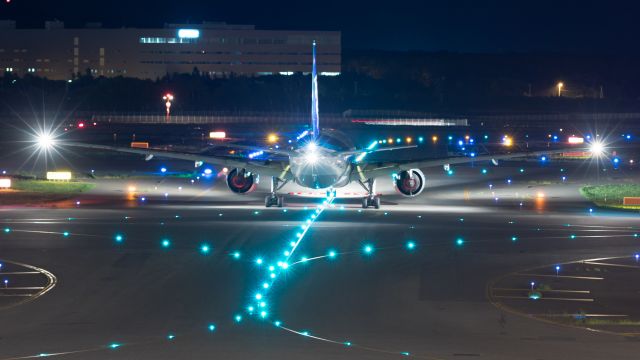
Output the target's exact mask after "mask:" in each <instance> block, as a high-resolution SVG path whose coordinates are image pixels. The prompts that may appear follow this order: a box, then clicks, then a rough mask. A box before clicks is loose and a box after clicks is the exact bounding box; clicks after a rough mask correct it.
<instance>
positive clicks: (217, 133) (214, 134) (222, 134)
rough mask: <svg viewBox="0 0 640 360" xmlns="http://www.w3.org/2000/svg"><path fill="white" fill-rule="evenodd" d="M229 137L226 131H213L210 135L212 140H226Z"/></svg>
mask: <svg viewBox="0 0 640 360" xmlns="http://www.w3.org/2000/svg"><path fill="white" fill-rule="evenodd" d="M226 137H227V133H225V132H224V131H212V132H210V133H209V138H210V139H224V138H226Z"/></svg>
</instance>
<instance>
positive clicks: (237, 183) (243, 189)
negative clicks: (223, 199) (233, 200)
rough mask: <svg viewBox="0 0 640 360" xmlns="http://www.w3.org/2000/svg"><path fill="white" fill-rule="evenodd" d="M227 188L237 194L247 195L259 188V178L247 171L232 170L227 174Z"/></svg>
mask: <svg viewBox="0 0 640 360" xmlns="http://www.w3.org/2000/svg"><path fill="white" fill-rule="evenodd" d="M227 186H228V187H229V190H231V191H233V192H234V193H236V194H246V193H250V192H252V191H254V190H255V189H256V187H257V186H258V176H257V175H254V174H252V173H250V172H248V171H246V170H245V169H232V170H231V171H229V173H228V174H227Z"/></svg>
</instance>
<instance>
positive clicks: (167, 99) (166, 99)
mask: <svg viewBox="0 0 640 360" xmlns="http://www.w3.org/2000/svg"><path fill="white" fill-rule="evenodd" d="M162 100H164V102H165V103H164V105H165V106H166V108H167V121H169V117H170V116H171V102H172V101H173V94H171V93H167V94H165V95H164V96H163V97H162Z"/></svg>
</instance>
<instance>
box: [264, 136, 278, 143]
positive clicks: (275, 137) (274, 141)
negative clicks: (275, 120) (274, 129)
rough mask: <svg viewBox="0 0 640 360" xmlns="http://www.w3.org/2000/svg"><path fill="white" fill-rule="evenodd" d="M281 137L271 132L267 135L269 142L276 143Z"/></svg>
mask: <svg viewBox="0 0 640 360" xmlns="http://www.w3.org/2000/svg"><path fill="white" fill-rule="evenodd" d="M278 140H279V138H278V134H269V135H267V142H268V143H271V144H274V143H276V142H278Z"/></svg>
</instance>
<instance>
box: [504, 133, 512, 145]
mask: <svg viewBox="0 0 640 360" xmlns="http://www.w3.org/2000/svg"><path fill="white" fill-rule="evenodd" d="M502 145H504V146H507V147H509V146H512V145H513V139H512V138H510V137H509V136H507V135H505V136H504V137H503V138H502Z"/></svg>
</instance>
